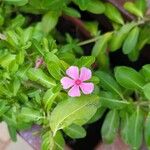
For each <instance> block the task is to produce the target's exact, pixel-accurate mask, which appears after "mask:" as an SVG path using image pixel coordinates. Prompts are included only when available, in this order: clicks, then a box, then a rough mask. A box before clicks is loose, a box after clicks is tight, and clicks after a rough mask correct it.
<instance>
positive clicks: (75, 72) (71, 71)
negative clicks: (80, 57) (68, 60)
mask: <svg viewBox="0 0 150 150" xmlns="http://www.w3.org/2000/svg"><path fill="white" fill-rule="evenodd" d="M66 74H67V75H68V76H69V77H71V78H72V79H78V78H79V69H78V67H76V66H71V67H69V68H68V69H67V70H66Z"/></svg>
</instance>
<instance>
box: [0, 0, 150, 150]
mask: <svg viewBox="0 0 150 150" xmlns="http://www.w3.org/2000/svg"><path fill="white" fill-rule="evenodd" d="M0 6H1V7H0V77H1V78H0V121H5V122H6V123H7V125H8V130H9V133H10V136H11V138H12V140H14V141H16V140H17V139H16V134H17V132H19V131H21V130H24V129H29V128H31V126H32V125H34V124H38V125H40V126H41V128H42V129H41V132H40V131H39V132H40V137H41V139H42V144H41V149H42V150H56V149H58V150H59V149H61V150H62V149H64V146H65V138H66V136H68V137H69V138H72V139H79V138H84V137H85V136H86V130H85V126H86V127H88V126H90V124H91V123H93V122H96V121H97V120H99V119H100V118H101V117H102V116H103V114H104V112H105V114H106V117H105V119H104V121H103V125H102V129H101V131H100V133H101V136H102V139H103V141H104V142H106V143H109V144H110V143H112V142H113V141H114V140H115V138H116V135H117V133H118V132H119V133H120V135H121V138H122V139H123V141H124V142H125V143H126V144H128V145H129V146H130V147H131V148H132V149H135V150H136V149H139V148H140V146H141V144H142V140H143V137H144V140H145V143H146V145H147V147H150V129H149V128H150V127H149V123H150V119H149V118H150V107H149V105H150V102H149V100H150V64H144V65H143V66H142V68H141V69H140V70H135V69H134V68H131V67H128V66H116V67H115V68H114V69H113V68H112V66H111V64H110V60H109V54H110V53H113V52H116V51H119V50H120V51H122V52H123V54H124V55H127V56H128V58H129V60H130V61H137V60H138V58H139V55H140V54H141V53H142V49H143V47H144V46H145V45H146V44H150V37H149V33H150V16H148V15H147V13H146V11H147V2H146V1H145V0H140V1H139V0H136V1H135V2H134V3H133V2H126V3H125V4H124V8H125V10H127V11H128V13H131V14H133V15H134V20H132V21H126V20H125V19H124V17H122V14H121V13H120V11H119V10H118V8H116V7H115V6H114V5H113V4H111V3H109V2H104V1H101V0H55V1H54V0H2V1H1V2H0ZM83 12H84V13H87V14H92V15H99V14H103V15H104V16H105V17H106V18H107V19H108V20H109V22H110V24H111V25H112V29H111V31H110V30H109V31H103V30H102V31H100V30H101V27H100V26H99V22H98V20H96V21H83V20H82V19H81V18H82V14H83ZM92 15H91V16H92ZM61 19H64V20H65V19H66V20H67V21H68V20H70V22H71V23H75V26H78V28H79V31H80V32H82V33H83V34H84V35H86V36H87V37H88V38H89V37H90V39H88V40H84V41H81V39H82V38H81V37H80V36H76V34H75V35H74V34H72V32H70V33H67V34H65V33H64V32H62V31H63V27H61V24H60V23H61ZM64 22H65V21H64ZM64 28H65V27H64ZM74 28H75V27H74ZM65 32H69V30H67V31H65ZM90 43H94V44H93V45H91V47H92V48H90V49H91V50H90V51H87V50H86V47H84V46H85V45H87V44H90ZM87 54H89V55H87ZM118 61H119V60H118ZM70 66H77V67H78V68H79V69H81V68H86V69H87V68H88V71H87V72H86V73H87V74H88V75H89V76H90V78H88V77H87V76H88V75H87V74H86V73H84V74H82V75H84V78H88V79H87V80H89V82H90V83H92V84H94V91H91V92H90V93H91V94H89V93H88V92H87V89H86V88H85V89H82V88H81V86H80V88H81V90H82V94H81V96H80V97H70V96H69V95H68V94H67V90H66V89H65V90H64V89H63V86H62V85H61V82H60V80H61V79H62V78H63V77H64V76H65V75H66V73H67V71H66V70H67V69H68V68H69V67H70ZM89 70H91V72H92V74H91V72H89ZM80 73H81V71H80ZM67 75H68V74H67ZM80 78H81V76H80ZM85 83H87V82H85ZM74 84H75V83H74ZM78 84H79V83H78ZM69 88H70V87H69ZM87 93H88V94H87ZM143 131H144V132H143Z"/></svg>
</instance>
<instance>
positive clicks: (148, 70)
mask: <svg viewBox="0 0 150 150" xmlns="http://www.w3.org/2000/svg"><path fill="white" fill-rule="evenodd" d="M141 72H142V74H143V75H144V77H145V80H146V81H150V64H147V65H144V66H143V67H142V70H141Z"/></svg>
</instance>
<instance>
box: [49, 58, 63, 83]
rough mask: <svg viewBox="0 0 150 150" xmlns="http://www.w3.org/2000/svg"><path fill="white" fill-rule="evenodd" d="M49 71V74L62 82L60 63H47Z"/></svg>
mask: <svg viewBox="0 0 150 150" xmlns="http://www.w3.org/2000/svg"><path fill="white" fill-rule="evenodd" d="M47 69H48V71H49V73H50V74H51V75H52V76H53V77H54V78H55V79H56V80H60V79H61V78H62V74H61V68H60V66H59V63H58V62H53V61H50V62H48V63H47Z"/></svg>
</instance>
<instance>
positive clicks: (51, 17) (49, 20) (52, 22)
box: [42, 11, 60, 33]
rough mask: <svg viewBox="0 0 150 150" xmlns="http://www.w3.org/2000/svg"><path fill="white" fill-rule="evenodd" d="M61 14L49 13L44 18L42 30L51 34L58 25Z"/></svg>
mask: <svg viewBox="0 0 150 150" xmlns="http://www.w3.org/2000/svg"><path fill="white" fill-rule="evenodd" d="M59 15H60V14H59V12H56V11H49V12H48V13H46V14H45V15H44V16H43V18H42V30H43V32H45V33H49V32H50V31H51V30H52V29H53V28H54V27H55V26H56V24H57V22H58V18H59Z"/></svg>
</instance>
